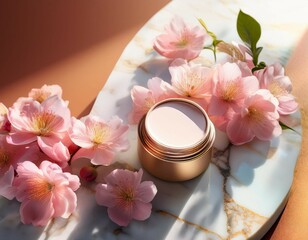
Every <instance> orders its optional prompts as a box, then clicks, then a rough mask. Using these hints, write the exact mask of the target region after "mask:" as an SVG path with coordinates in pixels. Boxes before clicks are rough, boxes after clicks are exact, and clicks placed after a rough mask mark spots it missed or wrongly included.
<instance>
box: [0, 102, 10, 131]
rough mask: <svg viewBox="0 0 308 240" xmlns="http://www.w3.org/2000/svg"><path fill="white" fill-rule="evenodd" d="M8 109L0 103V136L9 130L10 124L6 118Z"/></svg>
mask: <svg viewBox="0 0 308 240" xmlns="http://www.w3.org/2000/svg"><path fill="white" fill-rule="evenodd" d="M7 114H8V109H7V107H6V106H5V105H4V104H3V103H1V102H0V134H1V133H8V132H9V131H10V130H11V123H10V122H9V120H8V118H7Z"/></svg>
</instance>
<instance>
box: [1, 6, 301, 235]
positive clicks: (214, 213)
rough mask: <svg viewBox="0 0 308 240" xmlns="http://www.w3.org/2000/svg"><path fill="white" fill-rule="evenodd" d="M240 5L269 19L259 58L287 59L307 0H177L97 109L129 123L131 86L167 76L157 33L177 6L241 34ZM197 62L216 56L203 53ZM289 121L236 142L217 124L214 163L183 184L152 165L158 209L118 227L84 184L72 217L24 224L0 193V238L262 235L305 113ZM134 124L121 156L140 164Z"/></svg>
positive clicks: (222, 31)
mask: <svg viewBox="0 0 308 240" xmlns="http://www.w3.org/2000/svg"><path fill="white" fill-rule="evenodd" d="M239 9H242V10H243V11H245V12H246V13H248V14H250V15H252V16H254V17H255V18H256V19H257V20H258V21H259V22H260V23H261V25H262V29H263V33H262V37H261V40H260V45H262V46H264V49H265V50H264V52H263V54H262V55H261V57H260V58H261V59H263V60H265V61H266V62H267V63H272V62H275V61H280V62H281V63H282V64H285V63H286V62H287V59H288V57H289V55H290V53H291V51H292V49H293V48H294V46H295V44H296V42H297V41H298V40H299V38H300V36H301V34H302V33H303V32H304V30H305V29H306V27H307V19H306V17H305V15H306V12H305V10H306V9H307V4H306V2H305V1H300V0H298V1H297V0H295V1H292V2H291V1H290V2H283V3H282V1H277V0H275V1H265V0H261V1H253V2H252V1H249V2H248V1H244V0H233V1H224V0H219V1H218V0H192V1H188V0H187V1H184V0H175V1H172V2H171V3H169V4H168V5H167V6H166V7H165V8H163V9H162V10H161V11H159V12H158V13H157V14H156V15H155V16H153V18H152V19H150V20H149V22H148V23H146V25H145V26H144V27H143V28H142V29H141V30H140V31H139V32H138V33H137V35H136V36H135V37H134V38H133V39H132V41H131V42H130V43H129V45H128V46H127V47H126V49H125V50H124V52H123V54H122V56H121V57H120V59H119V61H118V63H117V64H116V66H115V68H114V70H113V72H112V73H111V75H110V77H109V79H108V81H107V83H106V85H105V86H104V88H103V89H102V90H101V91H100V93H99V94H98V96H97V99H96V102H95V104H94V106H93V109H92V111H91V114H94V115H99V116H101V117H103V118H105V119H109V118H110V117H111V116H113V115H118V116H120V117H121V118H122V119H124V121H125V122H127V115H128V113H129V112H130V110H131V104H132V103H131V99H130V90H131V88H132V87H133V86H134V85H136V84H138V85H142V86H145V85H146V83H147V80H148V79H149V78H151V77H153V76H159V77H161V78H162V79H164V80H166V81H168V80H170V76H169V73H168V61H167V60H165V59H163V58H161V57H159V56H158V55H157V54H156V53H155V52H154V51H153V49H152V42H153V39H154V38H155V36H157V35H158V34H160V33H161V32H162V31H163V28H164V25H165V24H166V23H168V22H169V21H170V20H171V18H172V17H173V16H174V15H176V14H178V15H181V16H182V17H183V18H184V19H185V20H186V21H188V22H195V23H197V20H196V18H197V17H198V18H202V19H203V20H204V21H205V22H206V23H207V25H208V27H209V28H210V29H211V30H212V31H215V33H216V35H217V36H218V37H219V38H221V39H224V40H226V41H232V40H235V41H238V37H237V35H236V26H235V24H236V16H237V13H238V11H239ZM198 61H200V62H202V63H204V64H212V63H213V59H212V57H210V56H208V55H207V54H206V53H204V54H202V55H201V56H200V57H199V58H198ZM290 121H291V122H292V126H293V128H294V129H295V130H296V131H290V130H284V131H283V134H282V135H281V136H280V137H279V138H276V139H273V140H272V141H271V142H261V141H253V142H251V143H249V144H245V145H243V146H237V147H236V146H232V145H230V144H229V142H228V140H227V139H226V137H225V136H224V135H223V134H222V133H220V132H218V133H217V139H216V142H215V149H214V154H213V159H212V163H211V164H210V167H209V169H208V170H207V171H206V172H205V173H204V174H202V175H201V176H199V177H197V178H195V179H193V180H190V181H186V182H183V183H169V182H165V181H161V180H159V179H156V178H154V177H152V176H151V175H149V174H147V173H146V172H145V174H144V179H146V180H152V181H153V182H154V183H155V184H156V186H157V188H158V194H157V196H156V197H155V199H154V201H153V211H152V215H151V217H150V218H149V219H148V220H146V221H143V222H138V221H133V222H131V224H130V225H129V226H128V227H125V228H120V227H118V226H117V225H116V224H114V223H112V222H111V221H110V220H109V219H108V216H107V211H106V208H104V207H101V206H98V205H96V203H95V199H94V194H93V191H91V190H90V189H88V188H85V187H82V188H80V189H79V190H78V192H77V194H78V209H77V211H76V212H75V213H74V214H73V215H72V216H71V217H70V218H69V219H67V220H65V219H56V220H54V221H52V222H51V223H50V224H49V225H48V226H47V227H45V228H38V227H32V226H26V225H22V223H21V222H20V220H19V213H18V208H19V204H18V203H17V202H15V201H7V200H6V199H3V198H2V199H0V233H1V235H0V239H2V238H3V239H70V240H78V239H80V240H85V239H137V240H138V239H149V240H151V239H153V240H154V239H155V240H157V239H202V240H203V239H213V240H216V239H217V240H221V239H247V238H252V239H260V238H261V237H262V236H263V235H264V234H265V233H266V231H267V230H268V229H269V228H270V227H271V225H272V224H273V222H274V221H275V220H276V218H277V217H278V216H279V214H280V213H281V211H282V209H283V207H284V205H285V203H286V201H287V197H288V193H289V189H290V186H291V184H292V179H293V171H294V167H295V164H296V161H297V157H298V154H299V151H300V145H301V125H300V114H299V113H296V114H294V115H293V116H292V117H291V119H290ZM136 129H137V127H136V126H133V125H131V126H130V131H129V140H130V144H131V147H130V149H129V150H128V151H127V152H124V153H120V154H117V155H116V159H115V160H116V161H118V162H122V163H127V164H129V165H130V166H132V167H134V168H139V167H140V164H139V161H138V156H137V151H136V149H137V148H136V144H137V130H136Z"/></svg>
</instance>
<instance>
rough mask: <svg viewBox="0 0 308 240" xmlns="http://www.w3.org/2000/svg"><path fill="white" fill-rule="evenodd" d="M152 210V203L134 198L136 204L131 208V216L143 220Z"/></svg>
mask: <svg viewBox="0 0 308 240" xmlns="http://www.w3.org/2000/svg"><path fill="white" fill-rule="evenodd" d="M151 210H152V204H151V203H148V202H142V201H138V200H136V204H135V206H134V209H133V213H132V218H134V219H136V220H139V221H143V220H146V219H147V218H149V217H150V215H151Z"/></svg>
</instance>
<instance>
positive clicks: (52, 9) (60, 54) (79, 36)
mask: <svg viewBox="0 0 308 240" xmlns="http://www.w3.org/2000/svg"><path fill="white" fill-rule="evenodd" d="M161 2H164V3H165V2H166V1H161ZM149 4H150V3H148V1H143V0H131V1H121V0H113V1H101V0H93V1H84V0H65V1H53V0H45V1H39V0H31V1H16V0H13V1H10V0H5V1H1V3H0V29H1V38H0V52H1V53H0V75H1V78H0V79H1V80H0V83H1V86H3V85H4V84H8V83H10V82H11V81H15V80H17V79H20V78H21V77H23V76H25V75H28V74H31V73H33V72H35V71H37V70H39V69H41V68H43V67H45V66H47V65H50V64H52V63H55V62H57V61H58V60H60V59H63V58H66V57H68V56H70V55H72V54H74V53H76V52H79V51H81V50H84V49H86V48H89V47H90V46H92V45H94V44H96V43H98V42H101V41H104V40H105V39H107V38H109V37H111V36H113V35H115V34H117V33H119V32H121V31H123V30H125V29H127V28H129V27H131V26H134V25H140V26H142V25H143V24H144V23H145V21H146V20H148V18H149V17H151V16H152V14H153V7H155V6H156V5H157V6H156V8H157V10H158V9H160V7H161V6H162V3H160V4H155V5H154V4H153V7H148V5H149ZM132 6H135V7H138V8H139V10H137V11H136V10H134V11H129V9H131V7H132ZM154 11H155V10H154Z"/></svg>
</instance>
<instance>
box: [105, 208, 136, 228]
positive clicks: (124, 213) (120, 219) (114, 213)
mask: <svg viewBox="0 0 308 240" xmlns="http://www.w3.org/2000/svg"><path fill="white" fill-rule="evenodd" d="M107 211H108V216H109V217H110V219H111V220H112V221H113V222H115V223H116V224H118V225H119V226H123V227H126V226H128V224H129V223H130V221H131V220H132V215H133V213H132V208H125V209H123V208H119V207H118V206H116V207H110V208H108V210H107Z"/></svg>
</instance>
